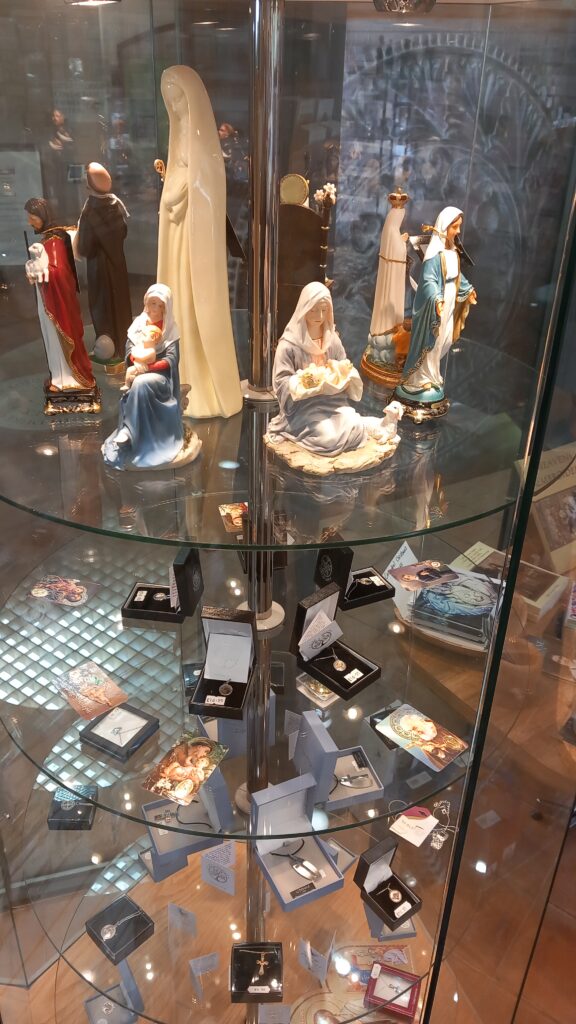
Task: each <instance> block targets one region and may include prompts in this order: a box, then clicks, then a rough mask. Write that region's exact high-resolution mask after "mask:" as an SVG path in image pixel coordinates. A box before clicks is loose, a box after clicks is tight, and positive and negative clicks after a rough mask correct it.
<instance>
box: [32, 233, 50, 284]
mask: <svg viewBox="0 0 576 1024" xmlns="http://www.w3.org/2000/svg"><path fill="white" fill-rule="evenodd" d="M28 252H29V253H30V256H31V257H32V259H30V260H26V276H27V277H28V280H29V281H31V282H32V283H36V284H41V283H42V282H43V281H48V278H49V276H50V271H49V269H48V267H49V264H48V253H47V252H46V249H45V248H44V246H43V245H42V243H41V242H33V243H32V245H31V246H29V248H28Z"/></svg>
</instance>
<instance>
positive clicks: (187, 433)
mask: <svg viewBox="0 0 576 1024" xmlns="http://www.w3.org/2000/svg"><path fill="white" fill-rule="evenodd" d="M201 447H202V441H201V440H200V438H199V437H198V434H197V433H196V432H195V431H194V430H191V429H190V428H189V427H184V444H183V445H182V447H181V449H180V451H179V452H178V455H177V456H176V458H175V459H172V462H165V463H164V465H163V466H130V465H129V464H126V465H125V466H124V467H123V468H122V470H120V472H128V473H154V472H156V470H158V469H178V468H180V466H187V465H188V463H189V462H194V459H196V458H197V457H198V455H199V453H200V449H201ZM114 468H115V467H114Z"/></svg>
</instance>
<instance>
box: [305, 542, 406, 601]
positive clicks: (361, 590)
mask: <svg viewBox="0 0 576 1024" xmlns="http://www.w3.org/2000/svg"><path fill="white" fill-rule="evenodd" d="M353 559H354V552H353V550H352V548H346V547H342V548H327V549H326V548H322V549H321V550H320V551H319V552H318V558H317V560H316V569H315V572H314V582H315V583H316V585H317V586H318V587H325V586H327V584H328V583H337V584H338V586H339V587H340V589H341V593H340V598H339V601H338V604H339V607H340V608H341V609H342V611H343V612H347V611H350V609H352V608H361V607H362V606H363V605H365V604H375V603H376V602H377V601H385V600H386V599H387V598H389V597H394V594H395V593H396V590H395V588H394V587H393V586H392V584H391V583H389V582H388V580H385V579H384V577H383V576H382V574H381V573H380V572H378V569H375V568H374V566H373V565H368V566H364V568H362V569H353V568H352V562H353Z"/></svg>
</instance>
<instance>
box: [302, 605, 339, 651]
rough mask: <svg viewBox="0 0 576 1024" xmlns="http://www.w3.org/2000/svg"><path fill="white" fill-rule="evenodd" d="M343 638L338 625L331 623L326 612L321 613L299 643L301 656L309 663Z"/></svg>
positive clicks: (315, 617)
mask: <svg viewBox="0 0 576 1024" xmlns="http://www.w3.org/2000/svg"><path fill="white" fill-rule="evenodd" d="M341 636H342V630H341V629H340V626H339V625H338V623H337V622H335V621H334V620H332V622H331V621H330V619H329V618H328V616H327V615H326V613H325V612H323V611H319V612H318V614H317V615H315V616H314V618H313V620H312V622H311V623H310V625H309V626H308V629H307V630H306V631H305V632H304V633H303V635H302V637H301V639H300V641H299V643H298V648H299V650H300V654H301V655H302V657H303V658H304V661H309V660H310V658H314V657H315V655H317V654H319V653H320V651H323V650H324V648H325V647H328V646H329V645H330V644H333V643H334V642H335V641H336V640H338V638H339V637H341Z"/></svg>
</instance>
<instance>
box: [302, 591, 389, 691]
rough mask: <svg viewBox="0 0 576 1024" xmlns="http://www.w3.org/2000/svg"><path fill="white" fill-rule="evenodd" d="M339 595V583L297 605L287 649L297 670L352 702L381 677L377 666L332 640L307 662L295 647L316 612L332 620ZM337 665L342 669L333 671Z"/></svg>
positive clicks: (344, 645) (339, 641) (317, 592)
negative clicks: (294, 659)
mask: <svg viewBox="0 0 576 1024" xmlns="http://www.w3.org/2000/svg"><path fill="white" fill-rule="evenodd" d="M339 596H340V587H339V586H338V584H337V583H329V584H328V586H326V587H322V589H321V590H317V591H316V592H315V593H314V594H310V596H309V597H305V598H304V599H303V600H302V601H300V602H299V603H298V607H297V609H296V616H295V620H294V629H293V631H292V640H291V642H290V650H291V651H292V653H293V654H295V655H296V662H297V664H298V665H299V666H300V668H304V669H305V670H306V672H307V673H308V674H309V675H311V676H312V677H313V678H314V679H317V680H318V682H320V683H323V684H324V686H327V687H328V689H330V690H332V692H333V693H337V694H338V695H339V696H340V697H342V698H343V699H344V700H351V699H352V697H355V696H356V695H357V694H358V693H360V691H361V690H364V689H365V687H366V686H369V685H370V683H373V682H374V681H375V680H376V679H379V678H380V673H381V668H380V666H379V665H376V663H375V662H373V661H369V659H368V658H365V657H364V656H363V655H361V654H359V653H358V652H357V651H355V650H353V649H352V648H351V647H348V645H347V644H345V643H343V642H342V641H341V640H334V641H331V640H330V638H328V641H327V643H326V644H322V647H321V648H320V649H319V651H318V654H316V655H315V656H314V657H312V658H310V659H309V660H308V661H307V660H306V658H304V657H303V656H302V654H301V652H300V648H299V646H298V643H299V641H300V639H301V637H302V634H303V633H305V632H306V630H307V629H308V626H309V625H310V623H311V622H312V620H313V619H314V616H315V615H316V614H317V613H318V612H319V611H323V612H325V614H326V615H327V617H328V619H330V620H331V621H333V620H334V619H335V616H336V611H337V607H338V599H339ZM338 663H342V664H344V668H343V669H337V668H335V665H336V664H338Z"/></svg>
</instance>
